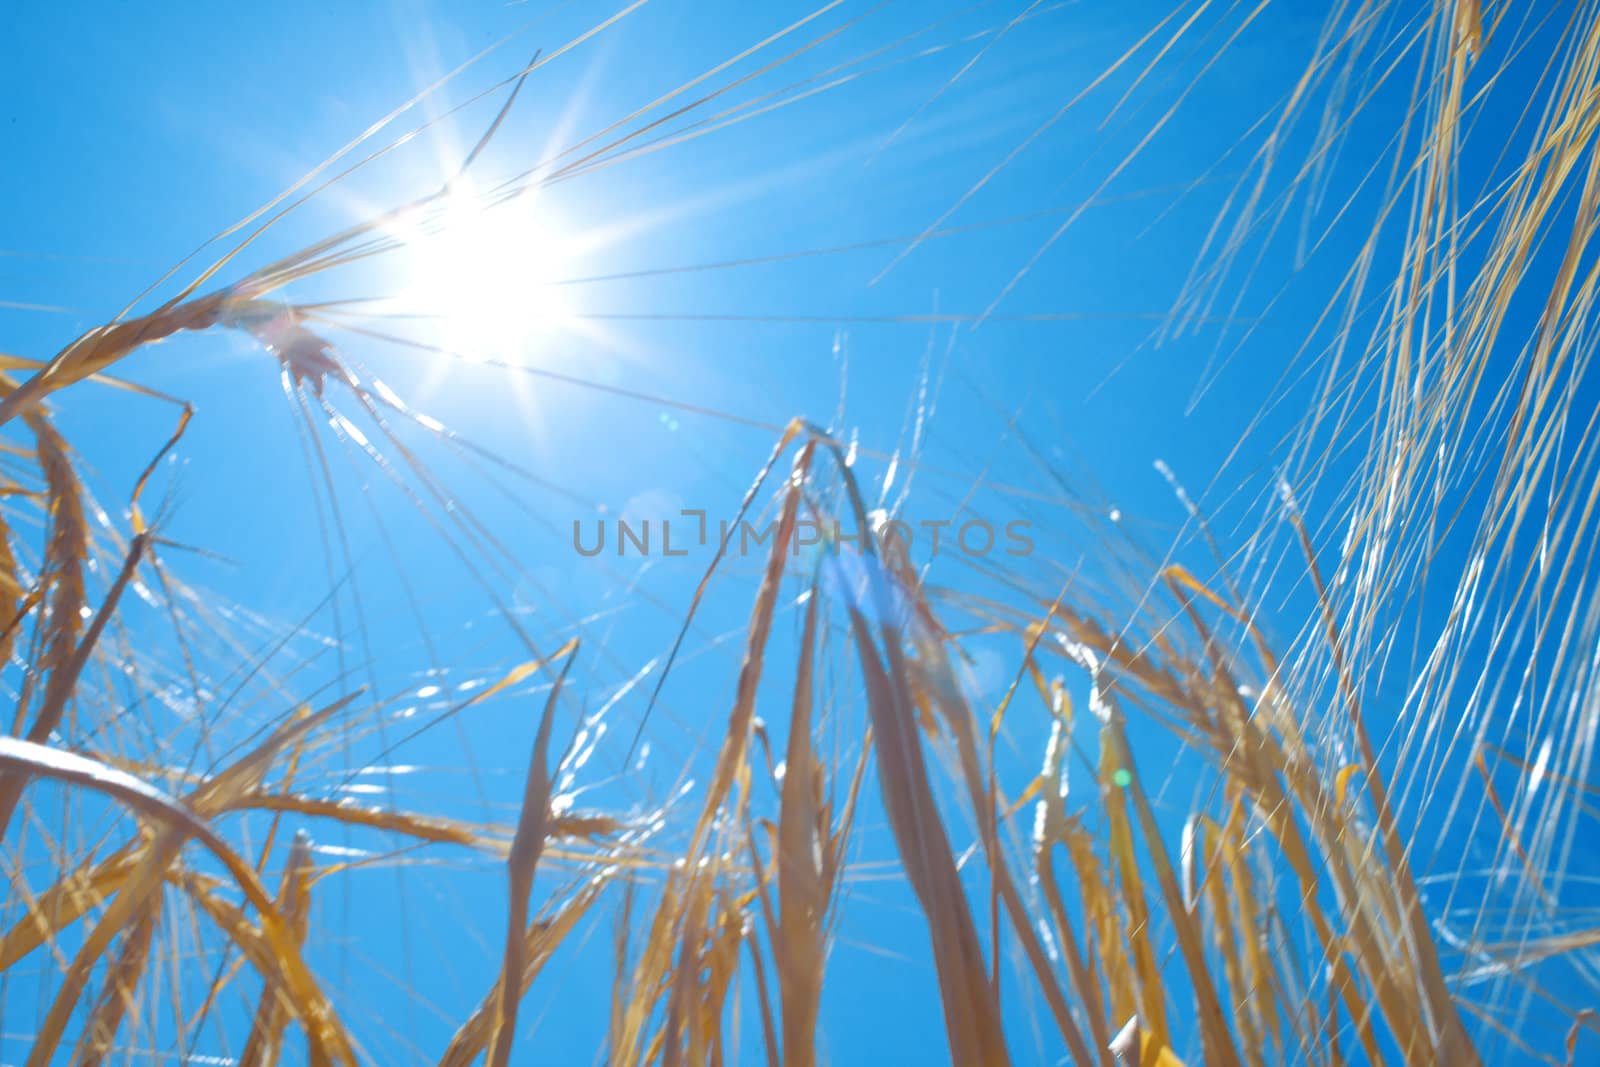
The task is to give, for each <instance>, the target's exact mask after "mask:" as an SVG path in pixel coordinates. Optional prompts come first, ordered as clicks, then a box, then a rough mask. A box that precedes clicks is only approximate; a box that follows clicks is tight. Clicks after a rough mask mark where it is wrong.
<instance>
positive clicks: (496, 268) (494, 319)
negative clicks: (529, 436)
mask: <svg viewBox="0 0 1600 1067" xmlns="http://www.w3.org/2000/svg"><path fill="white" fill-rule="evenodd" d="M407 244H408V246H409V247H408V253H407V260H408V267H407V274H408V277H407V279H406V281H405V283H404V297H403V301H402V302H403V304H404V305H405V307H406V308H407V309H408V310H409V311H410V312H411V313H413V314H417V315H419V316H422V317H425V318H428V319H431V320H433V321H435V322H437V323H438V325H439V329H440V331H441V340H442V341H443V342H444V343H445V344H446V345H448V346H449V347H450V348H451V349H453V350H454V351H455V352H457V353H458V354H459V355H461V356H463V357H465V358H468V359H479V360H486V359H510V358H515V357H518V356H520V355H523V354H524V353H526V352H527V351H528V350H529V349H530V347H532V346H535V345H537V344H538V343H539V342H541V341H548V340H549V339H550V338H551V337H552V335H553V334H554V333H555V332H557V331H558V330H559V329H560V328H561V327H562V326H563V324H565V323H566V322H567V321H568V320H569V318H570V309H569V308H568V307H567V305H566V303H565V301H564V300H563V299H562V296H561V293H562V288H563V287H562V286H561V285H560V284H559V283H560V282H561V280H562V279H563V278H564V277H566V276H568V274H569V273H570V270H571V262H570V254H569V249H570V247H571V242H570V241H568V240H566V239H565V237H564V235H563V234H562V233H561V230H560V227H559V226H558V225H557V224H556V223H555V220H554V219H552V218H551V217H550V216H549V214H548V213H547V212H544V211H541V210H540V204H539V203H538V201H537V200H536V199H535V198H533V197H526V196H525V197H516V198H513V199H510V200H505V201H502V202H499V203H486V202H485V201H484V199H483V198H481V197H478V196H476V195H472V194H463V193H457V194H454V195H452V196H451V198H450V200H449V202H448V203H446V204H445V205H444V207H443V208H442V209H441V210H440V211H439V212H438V213H437V214H433V215H431V216H430V219H429V222H428V224H427V225H426V226H425V227H418V229H417V230H415V231H414V232H413V233H412V234H410V235H408V237H407Z"/></svg>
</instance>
